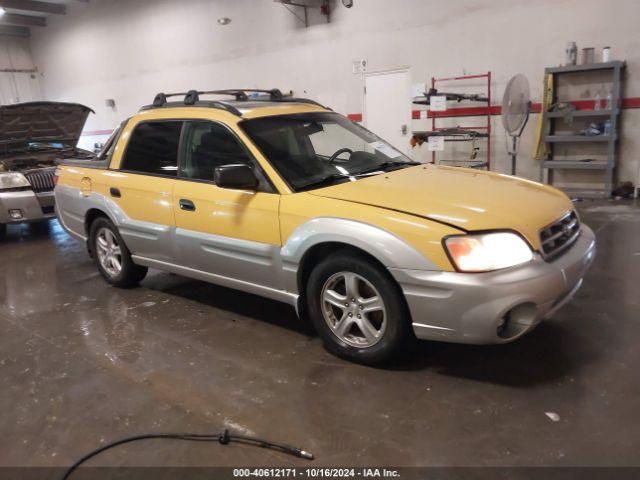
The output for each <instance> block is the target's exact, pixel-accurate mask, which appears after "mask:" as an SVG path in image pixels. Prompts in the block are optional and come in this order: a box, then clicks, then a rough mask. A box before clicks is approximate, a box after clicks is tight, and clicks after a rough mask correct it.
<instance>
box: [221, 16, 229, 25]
mask: <svg viewBox="0 0 640 480" xmlns="http://www.w3.org/2000/svg"><path fill="white" fill-rule="evenodd" d="M218 23H219V24H220V25H229V24H230V23H231V19H230V18H228V17H222V18H219V19H218Z"/></svg>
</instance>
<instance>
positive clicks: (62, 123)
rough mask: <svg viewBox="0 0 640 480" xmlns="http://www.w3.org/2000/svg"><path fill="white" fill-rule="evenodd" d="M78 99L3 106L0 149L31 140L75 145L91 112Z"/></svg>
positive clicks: (0, 120) (16, 145)
mask: <svg viewBox="0 0 640 480" xmlns="http://www.w3.org/2000/svg"><path fill="white" fill-rule="evenodd" d="M90 112H91V113H94V112H93V110H91V109H90V108H89V107H85V106H84V105H80V104H77V103H61V102H29V103H16V104H13V105H2V106H0V150H2V151H6V149H8V148H16V147H17V148H20V147H26V146H27V145H28V144H29V143H34V142H41V143H63V144H65V145H69V146H73V147H75V146H76V144H77V143H78V139H79V138H80V133H82V129H83V128H84V124H85V122H86V121H87V117H88V116H89V113H90Z"/></svg>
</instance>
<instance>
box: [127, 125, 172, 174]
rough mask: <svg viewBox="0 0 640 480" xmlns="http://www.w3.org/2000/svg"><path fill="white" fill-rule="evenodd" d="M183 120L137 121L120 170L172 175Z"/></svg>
mask: <svg viewBox="0 0 640 480" xmlns="http://www.w3.org/2000/svg"><path fill="white" fill-rule="evenodd" d="M183 123H184V122H182V121H177V120H171V121H158V122H144V123H140V124H138V126H136V127H135V129H134V130H133V132H132V133H131V137H130V138H129V142H128V144H127V148H126V150H125V152H124V157H123V159H122V162H121V163H120V169H121V170H127V171H130V172H139V173H146V174H150V175H163V176H170V177H175V176H177V175H178V149H179V146H180V134H181V132H182V125H183Z"/></svg>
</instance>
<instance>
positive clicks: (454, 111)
mask: <svg viewBox="0 0 640 480" xmlns="http://www.w3.org/2000/svg"><path fill="white" fill-rule="evenodd" d="M478 78H484V79H486V82H487V90H486V91H487V96H486V104H487V105H486V106H482V107H465V108H448V107H447V110H445V111H443V112H432V111H429V112H428V116H429V117H431V130H432V131H434V132H436V131H438V130H445V128H438V127H437V126H436V120H437V119H438V118H451V117H480V116H484V117H486V124H485V125H477V126H458V127H457V128H460V129H463V130H473V131H486V133H487V136H486V137H483V138H486V140H487V157H486V161H485V162H482V163H478V164H476V165H472V168H483V167H486V169H487V170H491V72H487V73H482V74H478V75H462V76H460V77H443V78H436V77H432V78H431V88H433V89H437V83H438V82H457V81H464V80H474V79H478ZM483 103H485V102H483ZM469 140H472V139H471V138H470V139H469ZM431 158H432V162H433V163H436V152H432V157H431Z"/></svg>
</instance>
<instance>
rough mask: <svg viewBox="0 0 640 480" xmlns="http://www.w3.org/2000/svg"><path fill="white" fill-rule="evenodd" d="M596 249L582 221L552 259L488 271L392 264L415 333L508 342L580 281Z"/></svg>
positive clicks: (458, 339) (549, 311)
mask: <svg viewBox="0 0 640 480" xmlns="http://www.w3.org/2000/svg"><path fill="white" fill-rule="evenodd" d="M595 253H596V244H595V235H594V233H593V231H591V229H590V228H589V227H587V226H586V225H583V226H582V228H581V233H580V236H579V237H578V239H577V240H576V242H575V243H574V244H573V245H572V246H571V248H570V249H569V250H567V251H566V252H565V253H564V254H563V255H562V256H560V257H559V258H558V259H556V260H554V261H552V262H546V261H544V260H543V259H542V258H540V257H538V258H536V259H535V260H532V261H531V262H529V263H527V264H525V265H521V266H518V267H513V268H509V269H504V270H499V271H495V272H488V273H475V274H474V273H455V272H433V271H419V270H405V269H390V271H391V273H392V275H393V276H394V277H395V279H396V280H397V281H398V283H399V284H400V286H401V288H402V291H403V292H404V295H405V297H406V299H407V304H408V305H409V310H410V312H411V318H412V320H413V330H414V332H415V334H416V336H417V337H418V338H421V339H428V340H441V341H447V342H458V343H474V344H489V343H506V342H509V341H512V340H515V339H516V338H518V337H520V336H522V335H524V334H525V333H527V332H529V331H531V330H532V329H533V328H535V326H536V325H537V324H538V323H539V322H540V321H541V320H543V319H544V318H548V317H549V316H551V315H552V314H553V313H554V312H555V311H556V310H558V309H559V308H560V307H561V306H562V305H564V304H565V303H566V302H567V301H568V300H570V299H571V297H572V296H573V295H574V294H575V292H576V291H577V290H578V289H579V288H580V286H581V285H582V279H583V277H584V275H585V273H586V271H587V269H588V268H589V266H590V265H591V263H592V262H593V259H594V257H595Z"/></svg>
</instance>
